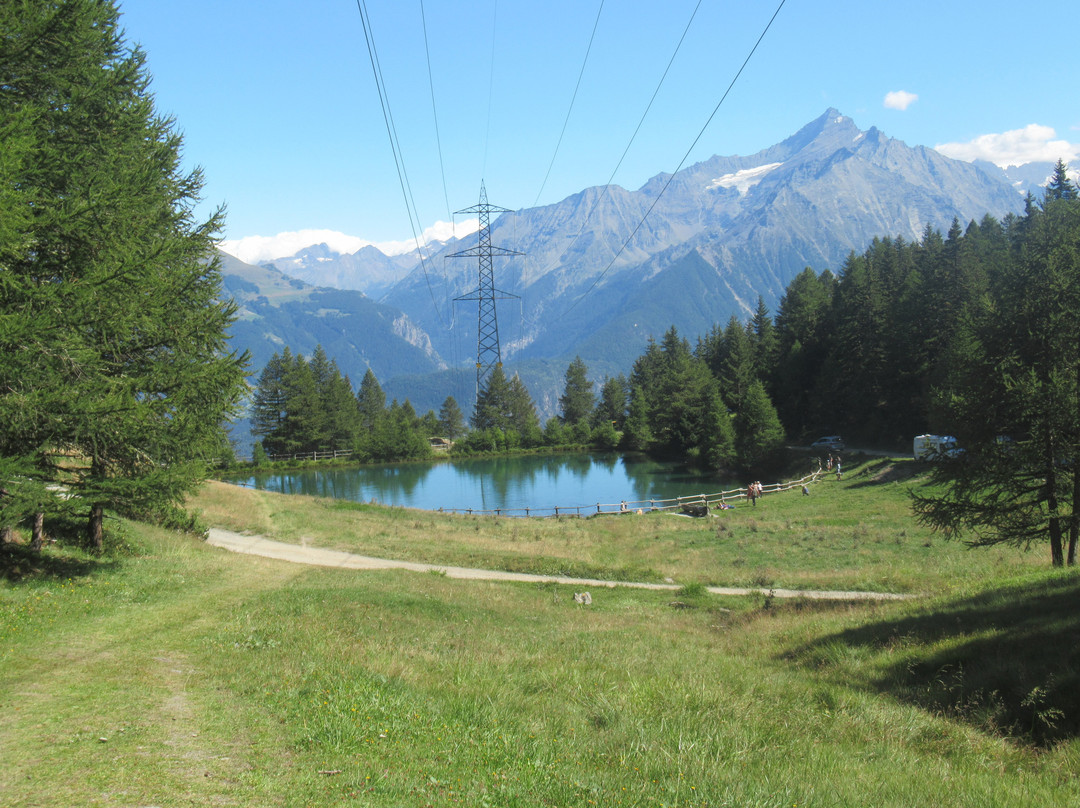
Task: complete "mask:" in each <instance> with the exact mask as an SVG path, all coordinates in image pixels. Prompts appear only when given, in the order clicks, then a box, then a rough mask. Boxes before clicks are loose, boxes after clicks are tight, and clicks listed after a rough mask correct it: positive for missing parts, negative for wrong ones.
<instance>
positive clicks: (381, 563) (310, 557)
mask: <svg viewBox="0 0 1080 808" xmlns="http://www.w3.org/2000/svg"><path fill="white" fill-rule="evenodd" d="M206 542H207V544H211V545H213V546H214V547H220V548H222V549H225V550H231V551H232V552H234V553H247V554H249V555H257V556H263V557H264V558H275V559H278V560H280V561H291V562H292V563H294V564H311V565H313V566H319V567H340V568H341V569H349V570H391V569H396V570H411V571H413V572H439V573H442V574H445V575H446V576H447V577H448V578H467V579H472V580H483V581H525V582H530V583H557V584H567V585H573V586H591V587H616V586H628V587H632V588H635V589H667V590H673V591H674V590H677V589H680V588H681V587H680V586H679V584H650V583H635V582H630V581H601V580H599V579H596V578H569V577H565V576H562V575H533V574H531V573H527V572H503V571H501V570H478V569H471V568H469V567H448V566H446V565H444V564H421V563H417V562H415V561H393V560H391V559H386V558H373V557H371V556H363V555H357V554H356V553H347V552H345V551H343V550H326V549H323V548H320V547H308V546H306V545H300V544H286V543H285V542H280V541H274V540H273V539H267V538H264V537H262V536H246V535H243V534H240V533H233V532H232V531H230V530H221V529H219V528H216V527H212V528H210V533H209V535H208V537H207V539H206ZM707 589H708V591H709V592H711V593H713V594H714V595H756V594H768V593H771V594H772V595H773V596H774V597H778V598H806V599H810V600H904V599H906V598H910V597H913V596H912V595H897V594H893V593H889V592H824V591H820V590H814V589H764V588H761V587H751V588H745V587H731V586H710V587H707Z"/></svg>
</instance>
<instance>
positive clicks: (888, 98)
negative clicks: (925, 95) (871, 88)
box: [885, 90, 919, 110]
mask: <svg viewBox="0 0 1080 808" xmlns="http://www.w3.org/2000/svg"><path fill="white" fill-rule="evenodd" d="M918 100H919V96H917V95H916V94H915V93H909V92H907V91H906V90H894V91H893V92H891V93H885V108H886V109H899V110H905V109H907V108H908V107H910V106H911V105H912V104H914V103H915V102H916V101H918Z"/></svg>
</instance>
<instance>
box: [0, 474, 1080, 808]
mask: <svg viewBox="0 0 1080 808" xmlns="http://www.w3.org/2000/svg"><path fill="white" fill-rule="evenodd" d="M883 471H884V468H883V467H882V468H879V469H878V470H877V471H876V472H874V471H870V470H868V472H867V474H866V475H865V479H864V480H863V482H869V481H870V480H871V479H872V478H873V475H874V474H877V473H881V472H883ZM885 473H886V474H888V473H893V472H888V471H885ZM904 484H906V483H899V482H898V483H896V484H895V485H896V486H898V487H899V486H902V485H904ZM893 485H894V483H892V482H888V481H882V480H878V482H877V483H876V484H875V485H874V486H863V487H860V481H859V480H858V479H852V480H850V481H846V482H844V483H840V484H838V485H834V487H833V488H832V489H831V490H826V489H825V488H824V485H822V486H819V487H817V488H815V489H814V492H813V494H812V496H811V497H808V498H802V499H801V500H800V499H799V498H798V497H797V496H795V495H793V496H792V497H791V498H790V500H791V501H790V502H788V501H782V500H781V499H780V498H779V497H777V498H776V499H774V500H772V501H770V498H769V497H766V498H765V500H764V502H762V503H761V504H759V506H758V508H757V509H756V511H754V510H752V509H746V511H747V512H743V511H742V510H739V509H737V510H736V511H734V512H730V513H728V514H724V515H723V516H724V517H734V518H732V519H727V520H726V521H724V522H716V521H715V520H714V522H713V523H711V524H710V523H708V522H706V521H705V520H700V521H697V520H695V521H691V520H679V519H674V518H671V517H665V518H658V517H652V516H650V517H643V518H637V519H636V518H631V517H615V518H610V519H607V520H572V521H567V522H555V521H545V522H544V523H540V524H532V523H519V524H518V525H517V530H518V533H517V535H516V536H515V535H514V534H513V526H512V525H509V524H507V522H508V521H509V520H468V519H460V518H454V519H444V518H437V517H433V516H428V515H424V514H415V513H408V512H402V511H395V512H387V511H380V510H378V509H363V510H357V509H355V508H353V509H345V510H334V509H333V508H332V507H330V506H328V504H327V503H320V502H316V501H298V502H296V504H295V508H289V507H288V503H289V502H291V500H289V499H286V498H275V497H269V496H267V497H264V496H262V495H260V496H259V497H256V498H253V499H249V498H247V496H246V495H247V494H250V493H251V492H241V493H242V494H243V495H244V496H243V497H242V498H241V499H242V500H243V501H244V502H246V503H248V506H250V507H251V508H252V511H251V513H250V514H247V515H246V516H236V515H234V516H233V517H232V519H233V521H231V522H230V523H227V524H226V523H223V524H222V526H226V527H230V528H232V529H248V530H250V531H251V532H264V533H267V534H269V535H274V536H275V537H277V538H283V539H289V538H290V537H292V538H295V539H297V540H299V538H301V537H302V536H305V537H308V538H309V539H310V540H311V541H313V542H314V541H315V539H317V538H318V539H321V538H322V537H323V533H321V532H320V531H325V532H326V534H327V535H329V534H330V533H332V532H333V514H335V513H336V514H338V516H339V517H340V519H341V522H342V525H343V527H342V530H341V531H340V532H341V533H342V534H343V536H344V538H341V539H340V540H341V541H343V542H346V543H353V544H354V545H355V549H362V550H363V551H364V552H368V553H371V554H382V555H397V556H399V557H400V556H401V553H393V552H391V550H393V549H394V547H395V545H394V537H395V535H397V534H401V535H402V537H403V539H402V543H401V547H403V548H411V549H410V550H409V552H411V553H413V554H415V556H414V557H417V558H420V559H422V560H433V559H432V557H431V556H430V555H428V556H425V554H424V553H425V544H424V542H423V540H422V537H423V534H424V530H425V527H424V526H434V527H433V528H431V527H428V528H427V529H428V530H429V531H430V532H429V534H428V535H429V538H428V545H430V547H431V549H430V550H429V551H428V552H436V551H438V552H450V553H452V554H453V555H454V556H455V561H454V563H462V562H461V557H462V556H468V555H469V554H470V553H471V554H473V557H475V558H476V559H477V565H478V566H499V564H498V563H497V562H498V561H499V560H500V559H518V560H519V562H520V563H526V562H525V560H526V559H529V558H531V557H535V558H538V559H541V560H542V563H549V562H550V561H551V560H553V559H565V561H566V563H567V564H582V565H584V566H590V565H596V566H598V567H603V566H610V567H611V568H612V569H626V570H628V571H639V570H640V571H651V573H652V574H654V575H658V576H664V575H671V574H672V573H674V575H671V577H674V578H675V579H676V580H677V581H679V582H680V583H683V582H685V583H687V584H688V585H687V586H686V587H685V589H684V590H683V591H682V592H680V593H679V594H678V595H677V596H675V597H673V596H672V595H671V594H670V593H657V592H648V591H641V590H624V589H604V590H599V591H595V590H594V591H593V592H592V593H591V594H592V596H593V603H592V605H591V606H588V607H583V606H580V605H578V604H576V603H574V601H573V599H572V597H571V595H572V593H571V592H570V591H568V590H566V589H565V588H563V587H559V586H554V585H542V586H536V585H524V584H510V583H496V582H477V581H461V580H452V579H448V578H446V577H444V576H440V575H434V574H416V573H408V572H401V571H388V572H365V573H357V572H351V571H343V570H327V569H314V568H303V567H298V566H293V565H289V564H286V563H283V562H273V561H268V560H264V559H259V558H253V557H247V556H235V555H231V554H228V553H225V552H222V551H216V550H214V549H212V548H209V547H207V546H206V545H204V544H203V543H201V542H200V541H198V540H195V539H192V538H190V537H185V536H180V535H177V534H171V533H167V532H165V531H161V530H157V529H152V528H147V527H145V526H140V525H131V524H123V525H122V526H121V527H120V529H118V530H114V532H113V533H112V534H111V535H110V537H109V545H110V550H109V553H108V555H107V556H105V557H104V558H95V557H91V556H86V555H85V554H83V553H82V552H81V551H79V550H77V549H73V548H67V547H64V546H58V545H54V546H52V547H50V548H49V549H48V550H47V551H46V552H45V553H44V554H43V556H42V557H41V558H34V557H32V556H30V555H29V554H27V553H24V552H23V551H22V550H21V549H19V548H7V549H6V550H3V551H0V564H2V569H3V571H4V575H5V578H4V582H3V583H2V584H0V754H2V755H3V760H4V761H5V765H4V766H3V767H2V768H0V795H2V800H0V801H2V803H3V804H4V805H10V806H36V805H42V806H45V805H49V806H51V805H109V806H112V805H115V806H134V805H161V806H174V805H191V806H205V805H239V806H246V805H283V806H293V805H297V806H301V805H313V806H322V805H368V806H399V805H408V806H427V805H430V806H451V805H468V806H483V805H489V806H538V805H541V806H542V805H549V806H591V805H604V806H775V807H776V808H781V807H782V806H783V807H784V808H787V807H788V806H798V807H801V806H815V805H816V806H865V805H874V806H915V805H919V806H922V805H928V804H948V805H958V806H979V807H980V808H982V806H986V805H994V806H1025V808H1026V806H1032V805H1070V804H1076V803H1077V798H1076V794H1077V789H1078V786H1080V782H1078V772H1080V741H1078V740H1077V733H1078V732H1080V724H1078V716H1080V711H1078V707H1077V701H1076V695H1075V694H1076V693H1077V690H1078V688H1077V684H1078V682H1077V681H1076V678H1077V677H1076V673H1075V671H1076V670H1078V669H1080V665H1078V663H1080V659H1078V658H1077V657H1078V652H1077V650H1076V649H1077V648H1080V643H1078V642H1077V640H1078V639H1080V614H1078V611H1077V610H1076V609H1075V607H1074V605H1075V604H1076V603H1077V602H1078V600H1080V581H1078V579H1077V577H1076V576H1075V575H1074V574H1071V573H1053V572H1051V571H1049V570H1047V569H1045V566H1046V564H1047V561H1046V559H1045V558H1044V557H1043V554H1042V553H1039V554H1038V555H1035V556H1031V557H1029V556H1026V555H1022V554H1013V555H1012V556H1009V555H1007V554H1003V555H1002V559H1004V560H1001V561H999V560H995V559H994V558H993V554H987V553H985V552H971V551H965V550H962V549H961V548H959V547H957V546H955V545H949V544H942V543H941V542H940V541H937V540H936V539H930V541H931V543H932V546H931V547H930V548H923V547H922V543H923V542H925V541H926V540H927V539H926V538H925V537H923V536H922V535H921V534H919V533H918V531H917V530H916V529H915V528H914V527H912V526H911V524H910V520H909V519H908V518H907V517H906V516H904V515H903V513H902V512H899V511H898V513H897V516H896V517H895V519H894V522H893V525H892V528H891V530H892V531H893V532H895V533H897V534H898V533H900V532H901V531H906V533H905V535H904V536H902V537H901V538H902V539H903V541H901V542H900V543H899V545H897V544H896V542H895V541H889V539H888V536H889V531H890V528H889V527H888V523H887V520H886V518H885V517H884V516H882V517H881V518H880V520H879V519H876V518H874V514H873V512H874V511H876V510H878V509H879V508H884V507H885V504H886V502H887V501H891V500H890V497H892V495H891V494H889V496H888V497H886V496H885V495H884V494H882V493H881V492H882V491H883V490H886V489H888V488H889V487H890V486H893ZM226 497H227V492H223V491H220V490H218V488H217V487H216V486H211V487H210V488H209V489H208V490H207V492H205V493H204V494H203V495H202V496H200V498H199V503H200V504H201V505H202V506H203V507H204V508H205V511H206V513H207V514H208V516H209V515H210V514H211V513H212V512H213V508H215V507H219V505H215V504H213V503H214V502H220V501H224V498H226ZM867 497H868V498H869V499H867ZM879 499H880V501H879ZM901 499H902V498H901V497H900V496H899V495H897V496H896V497H895V500H896V502H897V503H899V502H900V501H901ZM818 503H820V504H818ZM870 503H873V504H870ZM811 508H820V509H822V510H820V511H813V510H810V509H811ZM785 511H786V513H785ZM773 513H775V516H773V515H769V514H773ZM815 513H816V514H818V515H817V516H815ZM272 514H276V515H273V516H272ZM799 514H802V515H801V516H799ZM360 517H362V519H361V518H360ZM209 518H210V520H211V521H214V522H217V521H218V519H217V518H216V517H213V516H209ZM380 520H381V522H382V526H381V527H379V526H378V525H379V522H380ZM737 520H741V521H737ZM789 520H790V521H791V523H792V525H791V527H790V528H789V527H787V526H786V525H787V522H788V521H789ZM800 520H803V521H804V522H805V523H804V524H803V523H800ZM719 524H724V525H726V526H727V527H726V528H725V529H723V530H721V529H720V528H719V527H718V526H719ZM279 525H284V527H280V528H279V531H280V532H279V531H278V530H271V529H270V528H274V527H275V526H279ZM641 525H648V528H647V529H644V530H643V529H642V528H641V527H640V526H641ZM301 526H303V527H301ZM860 526H865V531H864V532H863V531H861V529H860ZM443 530H445V531H446V532H447V534H448V535H449V536H450V537H451V540H450V541H448V542H443V541H442V540H441V531H443ZM560 530H563V531H566V532H567V534H568V536H569V538H571V539H572V540H573V541H567V542H563V543H561V544H560V541H559V531H560ZM642 530H643V532H642V533H641V535H640V536H638V535H637V533H638V531H642ZM470 531H471V532H472V533H473V534H474V536H475V542H474V543H473V545H472V548H473V549H471V550H470V549H469V547H470V544H469V542H468V541H467V538H468V534H469V532H470ZM534 531H535V532H536V533H538V534H539V538H533V535H534V534H533V532H534ZM624 531H625V532H624ZM793 532H802V533H803V534H805V538H804V539H803V541H811V540H815V538H816V540H819V541H820V543H821V547H822V548H823V551H824V552H826V553H827V554H830V555H832V556H833V557H834V560H833V561H831V562H828V563H831V566H828V568H827V571H826V567H827V563H826V562H823V563H822V564H821V565H819V566H820V569H819V570H812V571H810V572H802V571H800V564H799V563H797V558H793V557H792V556H795V555H796V551H794V550H792V549H791V548H792V546H793V545H794V542H795V540H794V538H793V537H792V535H791V534H792V533H793ZM834 532H835V534H836V535H835V537H834V535H833V534H834ZM346 534H347V535H346ZM909 537H910V540H908V539H909ZM856 538H857V541H856ZM878 538H880V539H881V540H880V541H878V540H877V539H878ZM650 539H651V540H652V541H654V542H657V543H659V544H661V545H662V546H663V548H665V549H664V551H659V552H658V551H655V550H652V549H650V548H649V547H648V546H647V545H648V542H649V541H650ZM740 541H742V542H743V543H744V544H743V546H742V547H737V546H735V545H736V543H737V542H740ZM845 541H846V543H847V546H846V547H845V546H844V542H845ZM320 543H321V541H320ZM612 543H616V544H619V545H620V546H617V547H610V546H608V545H610V544H612ZM534 545H539V546H540V547H541V548H542V552H532V551H531V550H534V549H536V548H534V547H533V546H534ZM623 545H625V550H626V551H625V553H624V552H622V550H623ZM781 545H782V546H783V547H786V548H787V551H786V552H781V547H780V546H781ZM833 545H835V546H836V547H835V549H831V550H830V549H829V548H830V547H833ZM339 546H347V545H339ZM378 547H384V548H386V549H385V550H378V549H376V548H378ZM447 547H449V548H451V549H450V550H447V549H446V548H447ZM574 548H579V549H578V550H576V551H575V549H574ZM924 549H926V550H931V551H933V552H932V553H931V554H928V555H920V554H919V553H920V551H921V550H924ZM556 551H558V552H556ZM403 552H404V550H403ZM710 553H712V554H723V557H724V558H732V557H736V556H737V555H738V554H741V555H742V556H745V558H746V559H747V564H748V565H756V566H758V567H760V568H761V569H766V568H767V569H771V570H774V571H775V572H770V573H769V574H770V575H775V576H776V578H777V580H776V582H775V583H776V585H777V586H780V585H788V584H790V583H791V582H794V581H799V580H803V581H805V580H813V581H815V582H818V583H819V585H823V584H824V582H826V581H833V580H835V581H837V583H838V584H840V585H842V586H844V587H849V586H850V585H851V584H852V582H856V581H859V580H863V579H865V581H866V582H867V586H868V587H869V586H870V585H871V584H872V585H873V587H875V588H881V587H882V584H883V582H884V581H886V580H890V579H888V578H887V577H886V576H887V573H886V571H887V570H888V569H890V568H897V569H900V570H902V572H900V573H894V574H896V575H898V576H900V577H897V578H896V579H895V580H897V581H898V582H902V583H903V585H904V586H905V587H906V588H908V589H910V590H912V591H925V592H932V593H936V594H930V595H927V596H925V597H922V598H919V599H917V600H914V601H908V602H899V603H894V602H890V603H879V604H867V603H860V604H821V603H809V602H795V603H783V604H781V603H780V602H779V601H775V600H770V599H768V598H766V597H756V598H742V599H738V598H730V599H720V598H715V597H711V596H708V595H706V594H704V593H703V592H702V588H701V587H700V586H699V585H697V582H699V581H700V582H704V581H708V582H710V583H712V582H714V581H715V582H717V583H735V582H737V580H738V578H736V577H727V575H728V573H726V572H725V570H726V569H727V568H728V566H730V565H725V564H723V563H720V562H718V561H716V560H715V559H712V558H711V557H710V555H709V554H710ZM798 553H800V554H801V555H802V557H803V558H809V557H810V556H812V555H813V554H812V553H809V552H803V551H798ZM669 556H670V557H669ZM624 557H625V558H626V559H628V560H627V561H626V563H614V562H615V561H619V562H621V560H622V559H623V558H624ZM928 559H929V560H928ZM440 560H444V561H445V559H440ZM446 563H449V562H448V561H447V562H446ZM860 563H861V564H862V566H865V567H866V568H867V569H869V570H871V572H869V573H866V574H864V573H862V572H861V571H860ZM965 563H966V564H967V566H966V567H965ZM705 565H707V567H706V568H703V569H699V567H705ZM920 565H921V566H922V567H923V568H924V570H925V574H924V575H923V576H922V577H920V575H919V569H920ZM805 566H810V564H809V563H806V564H805ZM731 574H732V575H734V576H737V575H739V574H751V575H752V574H754V573H753V572H749V573H731ZM803 575H805V576H808V577H806V578H800V576H803ZM950 575H952V576H956V577H960V578H964V579H965V582H964V584H963V585H955V584H953V583H952V582H950V579H949V576H950ZM860 576H861V577H860Z"/></svg>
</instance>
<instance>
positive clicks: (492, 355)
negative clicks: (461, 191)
mask: <svg viewBox="0 0 1080 808" xmlns="http://www.w3.org/2000/svg"><path fill="white" fill-rule="evenodd" d="M509 212H510V211H509V210H508V209H507V208H500V207H498V206H496V205H489V204H488V201H487V190H486V189H485V187H484V183H483V182H481V183H480V202H479V204H476V205H473V206H472V207H471V208H465V210H459V211H456V213H455V215H457V214H462V213H475V214H476V215H477V217H478V218H479V219H480V233H479V240H478V241H477V244H476V246H475V247H472V248H470V249H468V250H462V251H461V252H456V253H453V254H452V255H451V256H449V257H450V258H473V257H475V258H479V259H480V284H479V286H478V287H477V288H476V289H475V290H474V291H472V292H469V293H468V294H466V295H462V296H461V297H458V298H454V299H455V300H475V301H477V302H478V304H479V305H478V307H477V308H478V312H477V327H476V395H477V398H479V396H480V392H481V391H482V390H484V389H486V385H487V380H488V377H489V376H490V375H491V371H492V370H493V369H494V368H495V367H498V366H501V365H502V354H501V353H500V350H499V320H498V317H497V316H496V314H495V300H496V299H499V300H506V299H510V298H516V297H517V295H512V294H509V293H508V292H501V291H499V290H498V289H496V288H495V272H494V268H493V266H492V257H493V256H496V255H523V253H519V252H516V251H514V250H507V249H504V248H503V247H493V246H491V214H492V213H509Z"/></svg>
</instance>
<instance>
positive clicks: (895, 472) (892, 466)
mask: <svg viewBox="0 0 1080 808" xmlns="http://www.w3.org/2000/svg"><path fill="white" fill-rule="evenodd" d="M926 473H927V469H926V466H925V464H921V463H916V462H914V461H911V462H906V461H905V462H897V461H896V460H895V459H894V458H886V457H883V458H881V459H880V460H872V461H870V462H868V463H866V464H865V465H861V466H859V467H858V468H856V469H855V470H854V472H853V474H852V476H854V477H855V478H856V479H855V480H854V481H853V482H852V483H851V485H850V486H849V487H850V488H867V487H870V486H877V485H885V484H887V483H904V482H908V481H909V480H913V479H915V478H916V477H919V476H921V475H924V474H926Z"/></svg>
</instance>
